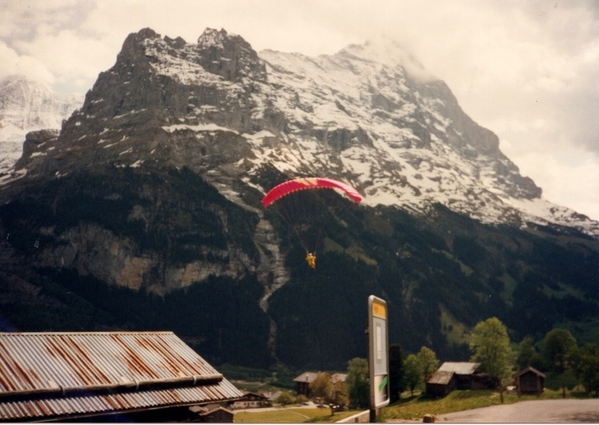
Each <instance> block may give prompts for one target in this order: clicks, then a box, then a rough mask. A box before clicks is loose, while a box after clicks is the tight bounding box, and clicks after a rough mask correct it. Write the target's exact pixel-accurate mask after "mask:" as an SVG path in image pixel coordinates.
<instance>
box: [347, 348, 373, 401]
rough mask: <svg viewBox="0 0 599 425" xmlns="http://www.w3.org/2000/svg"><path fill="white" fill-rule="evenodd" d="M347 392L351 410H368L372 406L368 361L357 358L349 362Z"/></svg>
mask: <svg viewBox="0 0 599 425" xmlns="http://www.w3.org/2000/svg"><path fill="white" fill-rule="evenodd" d="M345 382H346V383H347V392H348V395H349V406H350V408H357V409H360V408H366V407H368V406H369V405H370V387H369V385H368V361H367V360H366V359H361V358H359V357H355V358H353V359H351V360H350V361H349V367H348V369H347V378H346V380H345Z"/></svg>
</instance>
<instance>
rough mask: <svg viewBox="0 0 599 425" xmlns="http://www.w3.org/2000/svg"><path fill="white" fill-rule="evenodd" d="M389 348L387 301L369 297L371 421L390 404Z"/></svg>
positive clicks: (372, 296) (374, 420)
mask: <svg viewBox="0 0 599 425" xmlns="http://www.w3.org/2000/svg"><path fill="white" fill-rule="evenodd" d="M388 356H389V349H388V333H387V302H386V301H385V300H383V299H381V298H378V297H375V296H374V295H371V296H370V297H368V370H369V380H370V422H376V410H377V409H378V408H381V407H383V406H386V405H388V404H389V357H388Z"/></svg>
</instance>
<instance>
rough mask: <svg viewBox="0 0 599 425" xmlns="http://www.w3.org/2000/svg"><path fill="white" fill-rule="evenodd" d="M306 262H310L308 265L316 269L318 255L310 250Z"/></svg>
mask: <svg viewBox="0 0 599 425" xmlns="http://www.w3.org/2000/svg"><path fill="white" fill-rule="evenodd" d="M306 262H307V263H308V266H310V267H311V268H313V269H315V268H316V255H314V254H312V253H311V252H308V255H306Z"/></svg>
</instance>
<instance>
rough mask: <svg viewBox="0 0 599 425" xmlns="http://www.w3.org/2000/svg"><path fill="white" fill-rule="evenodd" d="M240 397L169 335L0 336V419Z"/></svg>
mask: <svg viewBox="0 0 599 425" xmlns="http://www.w3.org/2000/svg"><path fill="white" fill-rule="evenodd" d="M241 396H242V393H241V392H240V391H239V390H238V389H237V388H235V387H234V386H233V385H232V384H231V383H230V382H228V381H227V380H226V379H224V377H223V376H222V375H221V374H220V373H218V372H217V371H216V370H215V369H214V368H213V367H212V366H211V365H210V364H208V363H207V362H206V361H205V360H204V359H202V357H200V356H199V355H198V354H197V353H196V352H195V351H193V350H192V349H191V348H190V347H189V346H188V345H186V344H185V343H184V342H183V341H182V340H181V339H179V338H178V337H177V336H176V335H175V334H174V333H172V332H98V333H95V332H93V333H0V419H4V420H7V419H13V420H14V419H27V418H30V419H33V418H40V417H48V416H50V417H51V416H65V415H80V414H91V413H100V412H109V411H126V410H131V409H140V408H147V407H160V406H172V405H178V404H183V405H185V404H198V403H205V402H218V401H224V400H231V399H235V398H238V397H241Z"/></svg>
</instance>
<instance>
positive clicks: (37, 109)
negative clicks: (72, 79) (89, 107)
mask: <svg viewBox="0 0 599 425" xmlns="http://www.w3.org/2000/svg"><path fill="white" fill-rule="evenodd" d="M81 102H82V99H79V98H77V97H76V96H60V95H57V94H55V93H53V92H52V91H51V90H50V89H49V88H48V87H46V86H45V85H43V84H41V83H38V82H35V81H31V80H27V79H26V78H24V77H20V76H16V75H15V76H11V77H8V78H5V79H4V80H2V81H0V172H5V171H6V170H7V169H9V168H10V167H12V166H13V165H14V163H15V162H16V161H17V159H19V158H20V156H21V154H22V146H23V141H24V140H25V136H26V134H27V133H29V132H30V131H36V130H43V129H54V130H57V131H58V130H59V129H60V127H61V125H62V121H63V120H64V119H66V118H68V117H69V116H70V115H71V113H72V112H73V111H74V110H75V109H76V108H78V107H79V106H81Z"/></svg>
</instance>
